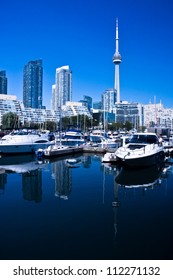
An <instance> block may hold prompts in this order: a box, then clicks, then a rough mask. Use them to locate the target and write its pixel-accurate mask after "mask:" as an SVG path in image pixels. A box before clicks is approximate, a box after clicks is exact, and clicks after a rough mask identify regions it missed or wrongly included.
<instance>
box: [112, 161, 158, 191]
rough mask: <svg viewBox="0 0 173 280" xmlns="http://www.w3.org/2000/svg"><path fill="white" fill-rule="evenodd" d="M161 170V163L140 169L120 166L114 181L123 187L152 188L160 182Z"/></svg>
mask: <svg viewBox="0 0 173 280" xmlns="http://www.w3.org/2000/svg"><path fill="white" fill-rule="evenodd" d="M162 172H163V166H162V165H153V166H150V167H145V168H140V169H131V168H127V167H122V168H121V169H120V171H119V173H118V175H117V176H116V178H115V181H116V183H117V184H119V185H121V186H123V187H125V188H139V187H143V188H152V187H154V186H155V185H157V184H160V183H161V175H162Z"/></svg>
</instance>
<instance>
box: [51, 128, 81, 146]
mask: <svg viewBox="0 0 173 280" xmlns="http://www.w3.org/2000/svg"><path fill="white" fill-rule="evenodd" d="M55 140H56V143H57V144H62V145H65V146H80V145H84V144H85V142H86V141H85V139H84V137H83V135H82V133H81V131H80V130H77V129H69V130H67V131H66V132H65V133H64V134H62V135H60V134H59V135H56V136H55Z"/></svg>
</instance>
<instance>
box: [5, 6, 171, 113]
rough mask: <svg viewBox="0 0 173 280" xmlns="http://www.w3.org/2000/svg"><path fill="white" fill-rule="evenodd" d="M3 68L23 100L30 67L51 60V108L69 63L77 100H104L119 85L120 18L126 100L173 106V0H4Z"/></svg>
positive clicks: (46, 88)
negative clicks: (58, 75)
mask: <svg viewBox="0 0 173 280" xmlns="http://www.w3.org/2000/svg"><path fill="white" fill-rule="evenodd" d="M0 9H1V16H0V26H1V43H0V70H6V73H7V77H8V94H15V95H17V97H18V99H20V100H22V98H23V97H22V96H23V67H24V65H25V64H26V63H27V62H28V61H30V60H36V59H42V60H43V78H44V80H43V105H46V106H47V107H48V108H50V99H51V90H52V89H51V87H52V84H53V83H54V82H55V70H56V68H58V67H61V66H64V65H69V66H70V69H71V70H72V72H73V93H72V97H73V101H78V100H80V99H82V98H83V95H89V96H91V97H92V98H93V100H94V101H99V100H100V99H101V94H102V93H103V91H104V90H105V89H108V88H112V87H113V86H114V64H113V63H112V56H113V54H114V52H115V21H116V17H117V18H118V20H119V51H120V54H121V55H122V63H121V64H120V90H121V100H127V101H129V102H141V103H143V104H147V103H148V102H149V101H151V102H152V103H153V102H154V96H155V97H156V102H160V100H162V102H163V104H164V106H165V107H168V108H172V107H173V16H172V13H173V1H171V0H119V1H117V0H87V1H85V0H73V1H72V0H66V1H63V0H61V1H60V0H43V1H41V0H34V1H33V0H30V1H28V0H25V1H23V0H16V1H13V0H7V1H1V7H0Z"/></svg>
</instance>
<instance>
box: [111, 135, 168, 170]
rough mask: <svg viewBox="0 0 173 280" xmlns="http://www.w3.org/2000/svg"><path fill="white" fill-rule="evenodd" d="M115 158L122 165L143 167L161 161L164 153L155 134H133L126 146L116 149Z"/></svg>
mask: <svg viewBox="0 0 173 280" xmlns="http://www.w3.org/2000/svg"><path fill="white" fill-rule="evenodd" d="M115 156H116V157H117V159H118V160H119V161H120V162H121V163H123V164H124V165H127V166H131V167H143V166H150V165H153V164H156V163H159V162H161V161H163V160H164V158H165V153H164V148H163V146H162V145H159V141H158V137H157V135H156V134H155V133H135V134H133V136H132V138H131V140H130V142H129V143H128V144H126V145H124V146H123V147H120V148H118V149H117V151H116V152H115Z"/></svg>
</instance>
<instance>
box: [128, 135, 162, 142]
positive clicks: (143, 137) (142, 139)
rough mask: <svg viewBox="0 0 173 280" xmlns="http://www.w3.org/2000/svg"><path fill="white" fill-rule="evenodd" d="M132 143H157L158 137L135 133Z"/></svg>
mask: <svg viewBox="0 0 173 280" xmlns="http://www.w3.org/2000/svg"><path fill="white" fill-rule="evenodd" d="M130 143H143V144H157V143H158V138H157V136H156V135H149V134H146V135H144V134H134V135H133V137H132V139H131V140H130Z"/></svg>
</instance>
